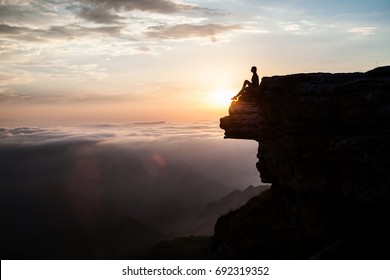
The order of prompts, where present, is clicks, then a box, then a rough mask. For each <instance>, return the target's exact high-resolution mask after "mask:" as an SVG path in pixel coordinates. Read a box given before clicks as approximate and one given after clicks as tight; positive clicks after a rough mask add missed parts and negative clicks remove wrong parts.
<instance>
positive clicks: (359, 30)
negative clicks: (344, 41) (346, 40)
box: [348, 26, 377, 36]
mask: <svg viewBox="0 0 390 280" xmlns="http://www.w3.org/2000/svg"><path fill="white" fill-rule="evenodd" d="M376 30H377V27H373V26H365V27H353V28H350V29H348V32H349V33H356V34H359V35H363V36H369V35H373V34H375V31H376Z"/></svg>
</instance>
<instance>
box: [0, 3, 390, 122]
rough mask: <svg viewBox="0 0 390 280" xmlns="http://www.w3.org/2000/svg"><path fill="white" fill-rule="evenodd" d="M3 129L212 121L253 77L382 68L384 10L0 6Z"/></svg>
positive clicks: (386, 57) (387, 6)
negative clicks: (5, 126) (10, 125)
mask: <svg viewBox="0 0 390 280" xmlns="http://www.w3.org/2000/svg"><path fill="white" fill-rule="evenodd" d="M0 19H1V20H0V47H1V48H0V59H1V61H2V62H1V66H0V121H1V122H2V123H5V124H7V123H17V124H27V123H36V124H45V123H47V122H50V123H53V124H55V123H58V124H63V123H75V122H85V123H87V122H89V123H97V122H119V123H123V122H129V121H159V120H163V121H185V122H192V121H197V120H218V119H219V118H220V117H222V116H224V115H225V114H226V112H227V108H228V105H229V101H230V100H229V98H230V97H231V96H232V95H234V94H235V93H236V92H238V90H239V89H240V88H241V85H242V82H243V80H245V79H249V78H250V76H251V73H250V68H251V67H252V66H253V65H256V66H257V67H258V74H259V76H260V77H263V76H272V75H283V74H291V73H296V72H299V73H301V72H331V73H334V72H366V71H368V70H371V69H373V68H376V67H378V66H383V65H388V64H390V54H389V52H388V46H389V43H390V39H389V38H390V36H389V31H390V30H389V29H390V25H389V23H390V3H389V2H388V1H381V0H375V1H370V2H367V1H344V2H343V3H340V2H339V1H327V2H326V3H323V2H322V1H312V2H311V3H309V4H308V3H306V1H274V2H272V3H268V2H262V1H261V2H259V1H234V2H233V1H228V2H227V1H223V2H222V1H217V0H216V1H197V0H194V1H181V2H177V1H170V0H159V1H153V2H144V1H139V0H129V1H108V0H99V1H98V0H90V1H65V0H63V1H62V0H60V1H51V2H47V1H34V2H25V1H11V0H9V1H2V3H1V4H0Z"/></svg>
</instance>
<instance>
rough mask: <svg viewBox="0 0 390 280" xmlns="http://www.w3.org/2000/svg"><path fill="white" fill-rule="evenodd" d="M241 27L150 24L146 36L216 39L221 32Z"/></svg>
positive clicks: (240, 27)
mask: <svg viewBox="0 0 390 280" xmlns="http://www.w3.org/2000/svg"><path fill="white" fill-rule="evenodd" d="M239 29H242V26H240V25H238V24H232V25H228V24H204V25H194V24H178V25H173V26H161V25H160V26H151V27H149V28H148V31H147V32H146V34H147V36H149V37H153V38H160V39H184V38H193V37H195V38H196V37H206V38H210V39H211V40H212V41H216V37H217V36H218V35H221V34H223V33H226V32H229V31H234V30H239Z"/></svg>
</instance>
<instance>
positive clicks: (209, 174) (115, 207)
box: [0, 122, 261, 258]
mask: <svg viewBox="0 0 390 280" xmlns="http://www.w3.org/2000/svg"><path fill="white" fill-rule="evenodd" d="M256 152H257V143H256V142H254V141H243V140H241V141H238V140H225V139H223V131H222V130H221V129H219V127H218V124H217V123H214V122H199V123H190V124H188V123H187V124H175V123H166V122H152V123H128V124H92V125H91V124H87V125H85V124H84V125H77V126H76V125H72V126H58V127H11V128H10V127H8V128H1V129H0V179H1V182H2V183H1V189H0V195H1V208H2V209H1V213H2V218H1V219H2V225H3V226H5V227H3V228H5V230H4V231H3V232H2V235H3V238H2V240H3V245H2V247H4V246H5V247H4V248H5V250H6V252H11V251H13V250H14V248H19V249H20V246H22V245H23V246H27V247H28V246H30V247H31V242H33V241H34V242H35V241H36V240H41V239H42V238H43V239H45V242H46V241H47V240H48V236H53V234H55V235H58V232H61V235H63V233H64V229H71V230H70V231H73V232H74V228H77V230H78V231H89V230H91V229H94V228H98V227H100V226H101V225H102V224H104V223H105V222H107V221H110V220H112V219H114V218H117V217H128V218H131V219H134V220H135V221H137V223H138V222H139V223H141V224H142V226H145V227H147V228H148V230H149V229H150V230H151V231H155V232H158V233H159V234H162V235H164V236H174V235H175V232H178V231H180V230H181V228H180V227H181V225H182V224H183V223H184V222H185V221H186V219H188V217H190V216H191V215H194V214H195V213H197V212H199V211H201V210H202V209H204V208H205V207H206V205H207V204H208V203H210V202H212V201H216V200H218V199H220V198H221V197H223V196H225V195H227V194H228V193H230V192H232V191H233V190H234V189H244V188H246V187H247V186H249V185H259V184H260V183H261V182H260V179H259V174H258V172H257V170H256V168H255V163H256V161H257V159H256ZM72 234H74V233H72ZM49 239H50V238H49ZM64 239H68V236H66V237H64ZM4 240H13V241H14V242H15V243H18V244H19V245H15V244H14V245H12V246H11V245H10V244H6V245H4ZM45 242H44V243H45ZM53 242H54V241H53ZM38 243H39V242H38ZM26 244H28V245H26ZM45 244H46V243H45ZM50 244H51V243H50ZM14 246H16V247H14ZM31 248H32V247H31ZM34 250H37V249H36V248H35V249H34ZM39 250H41V249H39ZM43 255H44V254H43ZM16 256H17V257H18V255H16ZM26 256H27V257H29V256H31V257H32V258H33V257H34V256H40V254H36V252H35V253H33V252H32V253H30V254H27V255H26Z"/></svg>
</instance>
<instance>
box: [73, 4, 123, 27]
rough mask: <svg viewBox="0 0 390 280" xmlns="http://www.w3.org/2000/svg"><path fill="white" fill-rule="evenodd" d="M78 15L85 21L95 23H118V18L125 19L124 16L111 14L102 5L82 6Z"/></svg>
mask: <svg viewBox="0 0 390 280" xmlns="http://www.w3.org/2000/svg"><path fill="white" fill-rule="evenodd" d="M78 16H79V17H80V18H82V19H85V20H87V21H91V22H95V23H108V24H112V23H118V22H119V21H120V20H123V19H125V18H124V17H121V16H118V15H115V14H112V13H111V12H109V11H108V10H106V9H105V8H104V7H95V8H91V7H82V8H81V9H80V11H79V13H78Z"/></svg>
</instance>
